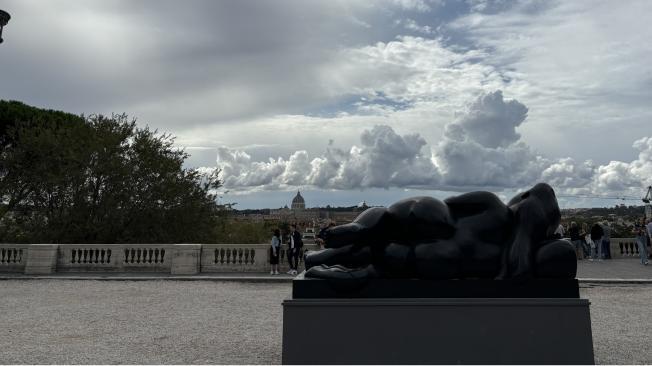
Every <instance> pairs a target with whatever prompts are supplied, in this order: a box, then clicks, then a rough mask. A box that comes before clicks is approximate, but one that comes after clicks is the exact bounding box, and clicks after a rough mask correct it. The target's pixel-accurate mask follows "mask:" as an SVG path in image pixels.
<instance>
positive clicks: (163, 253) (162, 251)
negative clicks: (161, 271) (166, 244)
mask: <svg viewBox="0 0 652 366" xmlns="http://www.w3.org/2000/svg"><path fill="white" fill-rule="evenodd" d="M164 259H165V249H161V263H163V260H164Z"/></svg>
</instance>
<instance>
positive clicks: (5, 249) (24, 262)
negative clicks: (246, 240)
mask: <svg viewBox="0 0 652 366" xmlns="http://www.w3.org/2000/svg"><path fill="white" fill-rule="evenodd" d="M269 248H270V246H269V245H268V244H0V272H5V273H6V272H14V273H25V274H48V273H54V272H160V273H170V274H197V273H201V272H212V273H225V272H235V273H237V272H266V271H269V268H270V266H269V254H270V253H269ZM317 249H318V246H317V245H315V244H306V245H305V246H304V248H303V250H302V252H301V255H300V256H299V267H300V268H302V267H303V253H304V251H306V250H317ZM279 264H280V267H281V270H282V271H287V270H288V269H289V266H288V260H287V252H286V248H285V246H284V247H282V248H281V258H280V261H279Z"/></svg>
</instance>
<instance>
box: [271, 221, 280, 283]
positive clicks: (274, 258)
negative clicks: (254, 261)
mask: <svg viewBox="0 0 652 366" xmlns="http://www.w3.org/2000/svg"><path fill="white" fill-rule="evenodd" d="M280 251H281V231H280V230H279V229H275V230H274V235H272V245H271V246H270V248H269V264H270V266H271V269H270V271H269V274H271V275H277V274H278V260H279V255H280Z"/></svg>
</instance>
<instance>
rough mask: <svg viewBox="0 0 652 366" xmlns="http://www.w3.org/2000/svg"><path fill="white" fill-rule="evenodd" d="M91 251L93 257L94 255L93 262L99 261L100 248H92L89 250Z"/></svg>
mask: <svg viewBox="0 0 652 366" xmlns="http://www.w3.org/2000/svg"><path fill="white" fill-rule="evenodd" d="M91 252H92V253H93V257H95V263H100V261H99V259H100V258H99V257H100V250H99V249H94V250H92V251H91Z"/></svg>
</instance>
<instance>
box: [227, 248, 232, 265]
mask: <svg viewBox="0 0 652 366" xmlns="http://www.w3.org/2000/svg"><path fill="white" fill-rule="evenodd" d="M229 263H231V248H226V264H229Z"/></svg>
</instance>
